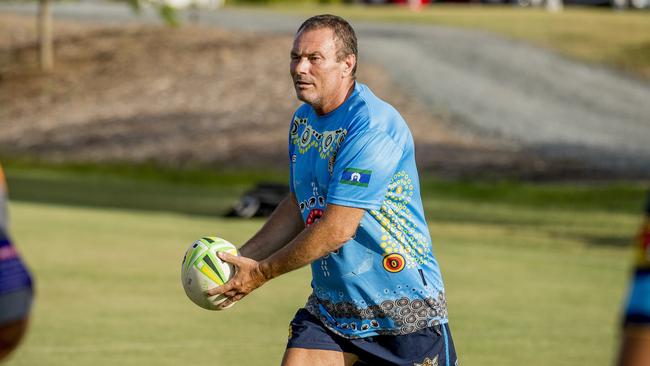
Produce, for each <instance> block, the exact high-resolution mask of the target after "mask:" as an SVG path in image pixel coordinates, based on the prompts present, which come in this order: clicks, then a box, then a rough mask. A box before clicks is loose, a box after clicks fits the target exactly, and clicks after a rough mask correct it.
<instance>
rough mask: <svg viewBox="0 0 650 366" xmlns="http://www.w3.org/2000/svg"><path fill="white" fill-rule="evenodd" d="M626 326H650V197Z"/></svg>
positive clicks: (628, 305)
mask: <svg viewBox="0 0 650 366" xmlns="http://www.w3.org/2000/svg"><path fill="white" fill-rule="evenodd" d="M625 323H626V324H644V325H650V195H649V196H648V203H647V206H646V216H645V221H644V222H643V225H642V226H641V231H640V232H639V235H638V237H637V245H636V268H635V270H634V273H633V277H632V286H631V288H630V294H629V298H628V303H627V308H626V311H625Z"/></svg>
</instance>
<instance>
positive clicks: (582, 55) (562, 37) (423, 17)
mask: <svg viewBox="0 0 650 366" xmlns="http://www.w3.org/2000/svg"><path fill="white" fill-rule="evenodd" d="M272 9H274V10H276V11H281V12H288V13H292V14H303V15H305V16H308V15H312V14H319V13H333V14H337V15H341V16H343V17H346V18H349V19H352V20H356V21H381V22H398V23H408V24H433V25H445V26H453V27H463V28H470V29H478V30H484V31H489V32H494V33H497V34H502V35H505V36H507V37H511V38H515V39H519V40H523V41H526V42H531V43H533V44H536V45H539V46H542V47H546V48H549V49H552V50H555V51H557V52H559V53H561V54H563V55H566V56H569V57H572V58H576V59H579V60H583V61H586V62H590V63H594V64H602V65H608V66H612V67H614V68H617V69H621V70H625V71H629V72H631V73H633V74H636V75H641V76H643V77H645V78H650V12H647V11H614V10H612V9H610V8H601V9H598V8H587V7H585V8H581V7H567V8H566V9H565V11H563V12H562V13H549V12H546V11H545V10H543V9H530V8H519V7H513V6H478V5H475V6H467V5H434V6H428V7H426V8H424V9H423V10H422V11H420V12H413V11H410V10H409V9H408V8H406V7H395V6H345V5H327V6H322V5H314V4H291V5H288V4H275V5H273V6H272Z"/></svg>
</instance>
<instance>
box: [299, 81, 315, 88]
mask: <svg viewBox="0 0 650 366" xmlns="http://www.w3.org/2000/svg"><path fill="white" fill-rule="evenodd" d="M311 85H313V84H312V83H308V82H306V81H300V80H298V81H296V86H297V87H299V88H306V87H308V86H311Z"/></svg>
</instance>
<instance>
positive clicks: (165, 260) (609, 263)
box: [8, 169, 643, 366]
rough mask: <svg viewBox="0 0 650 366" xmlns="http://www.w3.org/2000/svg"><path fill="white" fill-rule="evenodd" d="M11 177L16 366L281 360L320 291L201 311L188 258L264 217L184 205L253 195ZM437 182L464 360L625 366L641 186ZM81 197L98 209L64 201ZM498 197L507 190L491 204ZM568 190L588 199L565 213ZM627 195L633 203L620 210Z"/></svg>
mask: <svg viewBox="0 0 650 366" xmlns="http://www.w3.org/2000/svg"><path fill="white" fill-rule="evenodd" d="M8 177H9V182H10V185H11V186H12V187H14V188H13V191H12V192H13V193H14V198H15V200H13V201H12V202H11V207H10V209H11V214H12V233H13V236H14V239H15V242H16V243H17V245H18V247H19V249H20V250H21V251H22V253H23V254H24V257H25V258H26V260H27V262H28V264H29V265H30V267H31V268H32V269H33V271H34V272H35V275H36V278H37V300H36V306H35V309H34V310H35V312H34V317H33V324H32V327H31V330H30V333H29V335H28V337H27V339H26V342H25V343H24V344H23V345H22V347H21V348H20V350H19V351H18V352H17V353H16V354H15V355H14V357H13V359H12V360H11V361H10V362H9V363H8V365H12V366H17V365H41V364H42V365H66V366H67V365H73V366H75V365H94V366H100V365H111V366H114V365H181V364H208V363H209V364H214V365H275V364H278V363H279V360H280V358H281V355H282V352H283V348H284V345H285V342H286V336H287V326H288V322H289V320H290V319H291V317H292V316H293V313H294V311H295V310H296V309H297V308H298V307H299V306H301V305H302V304H303V303H304V301H305V299H306V296H307V295H308V293H309V278H310V275H309V271H308V270H307V269H302V270H299V271H296V272H293V273H290V274H288V275H285V276H283V277H280V278H278V279H275V280H274V281H271V282H270V283H268V284H267V285H265V286H264V287H262V288H261V289H259V290H258V291H256V292H255V293H253V294H252V295H250V296H249V297H248V298H246V299H245V300H244V301H242V302H240V303H239V304H237V306H236V307H234V308H232V309H230V310H228V311H225V312H218V313H217V312H208V311H205V310H202V309H199V308H198V307H196V306H195V305H193V304H192V303H190V301H189V300H188V299H186V298H185V295H184V293H183V290H182V288H181V286H180V283H179V265H180V260H181V257H182V255H183V253H184V250H185V249H186V247H187V246H188V245H189V244H190V243H191V242H192V241H193V240H195V239H196V238H197V237H200V236H203V235H219V236H222V237H225V238H227V239H229V240H231V241H233V242H235V243H241V242H243V241H244V240H246V238H248V237H249V236H250V235H251V234H252V233H253V232H254V231H255V230H256V229H257V228H258V227H259V226H260V225H261V223H262V221H261V220H251V221H246V220H233V219H224V218H220V217H217V216H215V215H209V214H208V213H209V212H208V211H207V210H206V209H205V208H200V209H196V210H192V209H189V208H187V207H186V209H182V204H181V203H179V202H183V200H184V199H186V200H185V201H184V202H186V205H187V206H194V205H196V204H197V202H200V201H201V199H200V197H203V199H205V200H207V201H208V202H214V204H215V207H225V206H227V202H229V200H231V199H234V198H235V196H234V195H235V194H236V193H237V192H240V191H241V190H242V189H244V188H242V187H240V186H237V185H234V187H235V188H233V189H232V190H231V191H228V190H227V189H226V188H225V187H221V188H222V189H217V188H218V187H217V188H215V187H212V186H211V185H205V184H204V185H200V184H190V183H187V182H185V183H183V182H177V183H174V184H171V183H163V182H160V181H158V182H157V181H155V180H144V181H137V180H131V178H128V179H118V178H116V177H114V178H112V179H109V178H108V176H105V177H104V178H100V177H101V175H97V176H91V177H86V178H83V177H82V176H78V175H74V174H54V173H51V174H50V173H45V172H43V171H40V170H39V171H32V172H29V171H26V170H12V169H8ZM39 182H41V183H40V185H39ZM56 182H58V184H59V185H58V186H57V185H56V184H55V183H56ZM89 182H94V183H92V184H91V183H89ZM18 183H21V184H18ZM26 183H29V184H27V185H26ZM425 186H426V187H427V188H426V190H427V192H426V194H425V197H426V199H425V205H426V207H427V214H428V218H429V219H430V230H431V233H432V236H433V238H434V247H435V251H436V253H437V256H438V258H439V261H440V263H441V265H442V270H443V275H444V277H445V281H446V285H447V292H448V301H449V308H450V317H451V322H452V332H453V333H454V338H455V341H456V345H457V349H458V351H459V353H460V355H461V361H462V364H463V365H480V366H489V365H500V366H501V365H530V366H533V365H548V364H554V365H610V364H611V361H612V358H613V355H614V352H615V347H616V340H615V338H616V335H617V324H618V319H619V313H620V308H621V303H622V302H623V297H624V293H625V288H626V279H627V275H628V269H629V265H630V259H631V257H630V255H631V250H630V246H629V245H628V244H629V243H630V242H631V238H632V236H633V235H634V233H635V231H636V229H637V226H638V224H639V222H640V214H639V213H640V207H641V202H640V201H642V199H643V189H642V188H641V187H637V186H633V185H632V186H618V187H616V186H613V187H612V186H609V187H605V188H603V187H589V186H584V185H583V186H575V185H574V186H571V185H566V186H564V187H563V186H549V185H546V186H536V185H525V184H522V185H516V184H512V185H505V186H504V183H501V184H491V183H483V185H477V184H475V185H471V184H462V183H455V184H452V183H443V182H437V183H436V182H435V181H432V182H429V183H428V184H426V185H425ZM66 187H68V190H70V191H71V192H74V194H76V195H77V196H79V197H86V196H87V198H86V200H85V201H84V200H83V199H81V198H80V199H78V200H77V201H76V202H72V203H71V204H64V202H65V194H64V193H65V188H66ZM120 187H121V188H120ZM490 187H491V188H492V190H491V191H492V192H495V193H493V195H492V197H486V198H485V199H481V197H482V195H481V194H480V192H481V190H488V188H490ZM500 187H501V188H500ZM504 187H505V188H504ZM50 189H51V192H48V191H49V190H50ZM104 191H108V192H110V193H109V194H107V195H106V196H102V194H101V192H104ZM217 191H222V192H223V193H221V194H218V193H215V192H217ZM57 192H58V193H57ZM126 192H130V193H129V194H131V195H132V196H127V199H121V198H120V196H122V194H126ZM138 192H139V193H141V195H139V194H138ZM145 192H148V194H149V196H147V195H146V193H145ZM156 192H158V194H160V196H156V194H157V193H156ZM184 192H185V193H184ZM187 192H192V193H191V194H190V193H187ZM445 192H448V195H445ZM498 192H501V193H498ZM507 192H521V195H520V197H521V198H516V197H515V198H512V197H511V198H504V197H507ZM571 192H573V193H571ZM599 192H600V193H599ZM49 193H52V194H55V195H56V194H58V195H59V198H58V199H51V200H47V199H45V197H47V196H48V195H49ZM68 194H70V192H68ZM62 195H63V196H62ZM170 195H174V200H172V201H171V202H172V203H171V206H169V207H167V209H166V208H165V207H162V206H161V205H162V203H161V202H162V201H163V200H164V197H165V196H167V197H169V196H170ZM599 195H600V205H599V204H598V202H599V200H598V196H599ZM108 196H113V197H114V198H115V199H114V201H113V202H112V203H113V205H112V206H119V205H120V202H123V201H125V202H126V201H133V199H131V200H129V199H128V197H140V200H141V201H140V202H139V204H140V206H141V207H140V208H138V207H136V206H137V205H136V204H135V203H134V202H131V203H132V204H131V206H129V205H125V207H129V209H126V208H116V207H113V208H108V207H107V206H110V205H107V204H106V202H105V197H108ZM212 196H214V197H212ZM567 196H568V197H571V196H573V197H575V202H574V203H573V204H571V205H568V204H566V202H565V203H564V204H562V202H563V201H566V200H567V198H566V197H567ZM93 197H94V198H93ZM102 197H104V198H102ZM147 197H148V198H147ZM215 197H216V198H215ZM499 197H501V198H503V200H501V201H503V202H506V203H502V202H499V201H500V200H499ZM540 197H546V198H545V201H546V204H545V205H540V204H538V203H536V202H537V201H538V200H541V198H540ZM553 197H555V198H553ZM562 197H565V198H563V199H562ZM616 197H621V200H622V201H623V202H624V204H622V205H618V206H617V205H613V204H612V202H614V201H615V199H616ZM170 198H171V197H170ZM147 200H149V201H151V202H157V203H155V204H152V206H147V205H146V204H145V203H146V202H145V201H147ZM211 200H212V201H211ZM610 201H611V202H610ZM634 201H638V202H639V203H638V206H637V205H636V204H634V203H633V202H634ZM553 202H555V203H556V204H553ZM625 202H627V203H625ZM142 208H148V209H147V210H144V209H142Z"/></svg>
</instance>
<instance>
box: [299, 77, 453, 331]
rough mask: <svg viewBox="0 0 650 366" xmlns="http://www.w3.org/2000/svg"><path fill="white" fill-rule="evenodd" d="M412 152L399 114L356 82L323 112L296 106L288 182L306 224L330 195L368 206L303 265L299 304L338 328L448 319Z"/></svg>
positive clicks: (396, 326) (409, 326)
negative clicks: (307, 274) (306, 282)
mask: <svg viewBox="0 0 650 366" xmlns="http://www.w3.org/2000/svg"><path fill="white" fill-rule="evenodd" d="M414 154H415V152H414V146H413V138H412V136H411V133H410V131H409V129H408V127H407V125H406V122H405V121H404V120H403V119H402V117H401V116H400V115H399V113H398V112H397V111H396V110H395V109H394V108H393V107H392V106H391V105H389V104H388V103H386V102H384V101H382V100H380V99H379V98H377V97H376V96H375V95H374V94H373V93H372V92H371V91H370V89H369V88H368V87H367V86H365V85H363V84H360V83H356V84H355V87H354V91H353V93H352V94H351V95H350V96H349V97H348V99H347V100H346V101H345V102H344V103H343V104H342V105H341V106H339V107H338V108H337V109H336V110H334V111H332V112H330V113H328V114H326V115H322V116H319V115H317V114H316V112H315V111H314V109H313V108H312V107H311V106H309V105H307V104H304V105H302V106H301V107H300V108H299V109H298V110H297V111H296V113H295V114H294V117H293V121H292V124H291V128H290V133H289V157H290V161H291V162H290V186H291V191H292V192H293V193H294V194H295V195H296V198H297V200H298V202H299V206H300V211H301V213H302V217H303V219H304V221H305V224H306V226H309V225H311V224H313V223H314V222H316V221H317V220H318V219H319V218H320V217H321V216H322V215H323V212H324V210H326V207H327V205H328V204H336V205H342V206H348V207H356V208H362V209H365V210H366V213H365V215H364V216H363V218H362V220H361V223H360V226H359V228H358V230H357V233H356V235H355V237H354V238H353V239H352V240H350V241H348V242H347V243H345V244H344V245H343V246H342V247H341V248H340V249H339V250H337V251H336V252H333V253H330V254H328V255H326V256H324V257H323V258H320V259H318V260H316V261H314V262H313V263H312V265H311V270H312V275H313V280H312V284H311V285H312V288H313V292H312V295H311V296H310V297H309V299H308V300H307V304H306V306H305V308H306V309H307V310H308V311H309V312H310V313H312V314H313V315H314V316H316V317H318V318H319V319H320V320H321V321H322V322H323V324H324V325H325V326H326V327H328V328H329V329H330V330H332V331H333V332H335V333H337V334H339V335H342V336H344V337H347V338H360V337H369V336H374V335H380V334H392V335H398V334H408V333H412V332H414V331H417V330H420V329H423V328H426V327H429V326H432V325H436V324H444V323H446V322H447V307H446V300H445V293H444V286H443V282H442V277H441V274H440V269H439V266H438V263H437V262H436V259H435V257H434V255H433V251H432V247H431V238H430V235H429V231H428V227H427V223H426V220H425V217H424V211H423V208H422V199H421V197H420V187H419V178H418V172H417V169H416V165H415V155H414Z"/></svg>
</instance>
